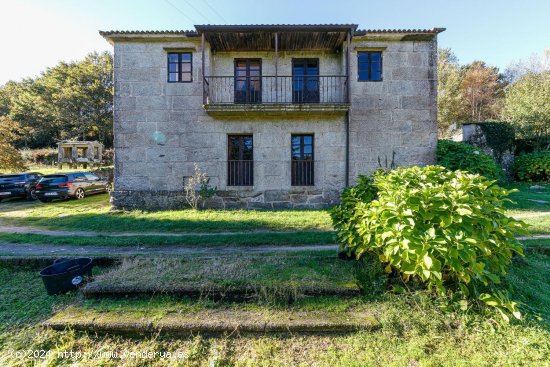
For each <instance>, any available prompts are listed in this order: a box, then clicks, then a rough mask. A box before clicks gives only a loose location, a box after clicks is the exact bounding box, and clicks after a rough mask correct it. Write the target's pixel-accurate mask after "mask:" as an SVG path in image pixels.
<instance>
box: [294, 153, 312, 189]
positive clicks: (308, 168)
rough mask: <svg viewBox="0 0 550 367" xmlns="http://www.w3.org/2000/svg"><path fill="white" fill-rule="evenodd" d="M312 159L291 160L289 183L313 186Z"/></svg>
mask: <svg viewBox="0 0 550 367" xmlns="http://www.w3.org/2000/svg"><path fill="white" fill-rule="evenodd" d="M314 162H315V161H312V160H298V159H293V160H292V161H291V167H290V169H291V175H290V176H291V185H292V186H313V185H314V184H315V180H314V179H315V174H314V172H315V170H314Z"/></svg>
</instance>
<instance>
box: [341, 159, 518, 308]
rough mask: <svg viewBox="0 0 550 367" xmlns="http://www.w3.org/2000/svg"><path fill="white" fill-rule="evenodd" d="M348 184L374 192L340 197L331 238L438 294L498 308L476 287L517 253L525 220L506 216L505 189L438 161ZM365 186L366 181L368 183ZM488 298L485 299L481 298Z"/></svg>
mask: <svg viewBox="0 0 550 367" xmlns="http://www.w3.org/2000/svg"><path fill="white" fill-rule="evenodd" d="M360 185H361V186H366V188H365V187H361V188H355V189H354V188H352V189H349V190H348V191H347V194H346V195H348V196H349V193H350V192H355V191H354V190H356V191H357V190H362V191H363V192H364V191H367V192H369V193H371V192H376V194H375V195H374V197H371V196H369V195H366V196H365V197H366V200H365V201H363V200H355V205H352V204H351V201H353V200H351V199H350V198H349V197H348V198H347V200H348V201H344V199H346V198H344V197H343V202H342V204H341V205H340V206H338V207H336V208H335V209H334V210H333V212H332V219H333V224H334V227H335V229H336V231H337V235H338V239H339V241H340V242H341V244H342V247H343V248H345V249H346V250H347V251H348V253H351V254H355V256H356V258H358V259H359V258H361V257H362V256H363V255H364V254H369V255H370V256H374V257H375V258H378V259H379V260H380V261H381V262H382V264H383V266H384V267H385V269H386V271H387V272H388V273H392V272H394V273H396V274H399V275H400V276H401V277H402V278H403V280H404V281H409V280H417V281H420V282H422V283H426V284H427V285H428V287H429V288H431V289H435V290H436V291H437V292H438V294H440V295H448V294H449V293H452V294H455V295H458V296H459V297H462V298H464V299H465V298H466V297H468V296H470V297H473V296H476V297H478V298H479V299H482V300H484V301H486V303H487V304H490V305H492V306H493V305H494V306H496V307H497V308H499V309H500V310H501V311H502V310H503V309H506V310H508V311H509V312H511V313H514V312H516V311H517V309H516V308H515V304H513V303H512V302H506V301H505V300H503V297H501V296H497V299H500V300H501V301H502V302H497V304H494V297H495V296H489V295H487V294H483V293H482V292H483V289H485V290H487V289H491V287H492V286H493V285H494V284H498V283H500V276H501V275H504V274H505V268H506V265H508V264H509V263H510V260H511V258H512V256H513V255H514V254H515V253H517V254H522V248H521V246H520V245H519V242H518V241H517V240H516V238H515V236H516V235H517V234H521V233H524V229H525V226H526V225H525V224H523V223H522V222H520V221H517V220H514V219H512V218H508V217H507V216H506V215H505V211H506V209H505V208H504V202H505V201H506V200H507V199H506V196H507V195H508V194H509V193H510V192H511V191H508V190H505V189H503V188H501V187H499V186H497V185H495V184H494V183H493V182H492V181H489V180H487V179H486V178H484V177H483V176H479V175H474V174H470V173H467V172H463V171H450V170H447V169H446V168H444V167H441V166H428V167H424V168H418V167H412V168H399V169H396V170H394V171H390V172H384V171H378V172H376V173H375V174H374V175H373V178H372V179H371V180H366V179H365V180H364V181H362V182H360ZM371 186H372V187H371ZM487 297H491V298H487Z"/></svg>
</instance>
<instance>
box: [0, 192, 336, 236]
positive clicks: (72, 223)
mask: <svg viewBox="0 0 550 367" xmlns="http://www.w3.org/2000/svg"><path fill="white" fill-rule="evenodd" d="M0 221H3V222H5V223H8V224H12V225H19V226H36V227H42V228H49V229H59V230H81V231H100V232H186V233H190V232H206V233H212V232H241V231H245V232H246V231H262V230H264V231H265V230H269V231H330V230H332V223H331V220H330V216H329V214H328V211H326V210H280V211H255V210H203V211H194V210H172V211H158V212H143V211H137V210H136V211H131V212H122V211H110V204H109V197H108V195H107V194H101V195H94V196H90V197H88V198H85V199H84V200H81V201H77V200H69V201H56V202H53V203H48V204H43V203H40V202H24V201H10V202H5V203H2V204H0Z"/></svg>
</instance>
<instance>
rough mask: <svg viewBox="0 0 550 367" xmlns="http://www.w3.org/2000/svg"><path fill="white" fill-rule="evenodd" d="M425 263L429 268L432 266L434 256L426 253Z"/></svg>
mask: <svg viewBox="0 0 550 367" xmlns="http://www.w3.org/2000/svg"><path fill="white" fill-rule="evenodd" d="M424 264H425V265H426V267H427V268H428V269H430V268H431V267H432V258H431V257H430V256H429V255H428V254H426V255H424Z"/></svg>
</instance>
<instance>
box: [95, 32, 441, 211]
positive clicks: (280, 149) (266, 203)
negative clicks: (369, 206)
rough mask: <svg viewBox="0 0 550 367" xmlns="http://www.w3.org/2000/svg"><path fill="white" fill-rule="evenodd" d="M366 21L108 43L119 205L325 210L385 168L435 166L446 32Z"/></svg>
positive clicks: (154, 35)
mask: <svg viewBox="0 0 550 367" xmlns="http://www.w3.org/2000/svg"><path fill="white" fill-rule="evenodd" d="M443 30H444V29H442V28H434V29H431V30H358V29H357V25H354V24H342V25H339V24H330V25H321V24H319V25H200V26H196V27H195V30H192V31H107V32H103V31H102V32H100V34H101V35H102V36H103V37H104V38H106V39H107V40H108V41H109V42H110V43H111V44H112V45H113V46H114V80H115V100H114V134H115V141H114V146H115V182H114V191H113V193H112V199H111V200H112V204H113V206H114V207H116V208H142V209H169V208H179V207H182V206H183V203H184V196H183V191H182V188H183V182H184V180H185V179H186V177H188V176H190V175H192V173H193V171H194V164H195V163H197V164H198V166H199V167H200V168H201V169H202V170H203V171H205V172H206V173H207V174H208V175H209V177H210V178H211V181H210V183H211V185H212V186H215V187H216V188H217V194H216V195H215V196H214V197H212V198H210V199H209V200H208V201H207V202H206V203H205V206H206V207H215V208H309V207H311V208H318V207H323V206H327V205H331V204H333V203H336V202H337V201H338V196H339V193H340V192H341V190H342V189H343V188H344V187H345V186H347V185H349V184H353V183H354V181H355V180H356V178H357V176H358V175H361V174H368V173H369V172H372V171H373V170H375V169H376V168H378V167H379V165H380V164H381V165H383V166H384V165H386V164H388V165H389V164H390V163H391V162H393V163H394V164H395V165H397V166H409V165H426V164H431V163H434V161H435V148H436V143H437V75H436V71H437V35H438V34H439V33H440V32H442V31H443Z"/></svg>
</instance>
